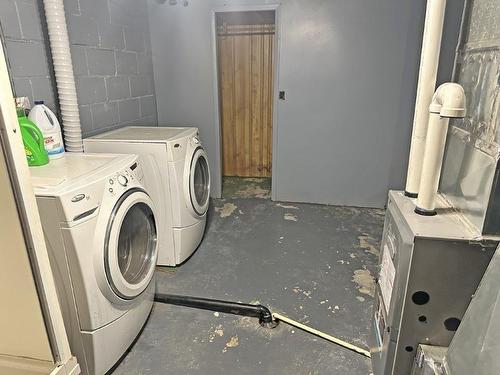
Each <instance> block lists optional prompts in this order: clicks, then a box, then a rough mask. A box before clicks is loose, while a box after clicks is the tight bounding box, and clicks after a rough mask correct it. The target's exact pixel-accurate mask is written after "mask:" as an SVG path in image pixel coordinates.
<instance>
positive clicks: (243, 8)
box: [211, 4, 281, 200]
mask: <svg viewBox="0 0 500 375" xmlns="http://www.w3.org/2000/svg"><path fill="white" fill-rule="evenodd" d="M280 7H281V5H280V4H262V5H226V6H218V7H214V8H213V9H212V10H211V24H212V65H213V66H212V72H213V77H214V80H213V95H214V97H215V102H214V105H215V111H214V113H215V124H216V127H215V132H216V133H215V141H216V144H215V148H216V160H217V162H218V164H219V173H218V175H217V176H214V179H217V180H218V182H219V186H220V192H219V194H218V195H219V196H218V198H220V197H221V196H222V173H223V172H222V170H223V160H222V131H221V127H222V124H221V121H220V97H219V66H218V58H217V22H216V15H217V13H225V12H252V11H266V10H272V11H274V23H275V25H274V27H275V33H274V49H273V53H274V56H273V57H274V80H273V124H272V130H273V140H272V158H271V160H272V161H271V162H272V170H271V200H276V192H277V187H276V181H278V179H277V178H276V172H277V171H276V168H275V167H276V160H277V157H276V154H277V152H276V150H277V149H278V147H277V146H278V99H279V66H280V63H279V59H280V56H279V51H280V49H281V22H280V16H281V15H280V10H281V8H280Z"/></svg>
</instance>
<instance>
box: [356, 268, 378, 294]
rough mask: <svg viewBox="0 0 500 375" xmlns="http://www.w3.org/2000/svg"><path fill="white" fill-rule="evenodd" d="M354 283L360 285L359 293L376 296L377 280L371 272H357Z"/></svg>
mask: <svg viewBox="0 0 500 375" xmlns="http://www.w3.org/2000/svg"><path fill="white" fill-rule="evenodd" d="M352 282H354V283H356V284H358V286H359V288H358V291H359V292H360V293H363V294H367V295H369V296H370V297H373V296H374V295H375V278H374V277H373V276H372V274H371V272H370V271H369V270H356V271H354V275H353V276H352Z"/></svg>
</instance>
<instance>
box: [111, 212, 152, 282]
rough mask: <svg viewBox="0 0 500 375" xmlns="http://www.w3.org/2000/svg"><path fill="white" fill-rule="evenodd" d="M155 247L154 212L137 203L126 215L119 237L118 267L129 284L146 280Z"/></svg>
mask: <svg viewBox="0 0 500 375" xmlns="http://www.w3.org/2000/svg"><path fill="white" fill-rule="evenodd" d="M155 247H156V228H155V224H154V220H153V211H152V210H151V208H150V207H149V206H147V205H146V204H144V203H136V204H134V205H133V206H132V207H131V208H130V209H129V210H128V212H127V214H126V215H125V218H124V219H123V222H122V226H121V228H120V234H119V235H118V266H119V267H120V271H121V273H122V275H123V278H124V279H125V280H126V281H127V282H128V283H130V284H137V283H140V282H141V281H142V280H144V278H145V277H146V276H147V274H148V272H149V269H150V268H151V259H152V258H153V255H154V252H155Z"/></svg>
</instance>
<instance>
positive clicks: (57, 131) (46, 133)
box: [28, 100, 64, 159]
mask: <svg viewBox="0 0 500 375" xmlns="http://www.w3.org/2000/svg"><path fill="white" fill-rule="evenodd" d="M28 118H29V119H30V120H31V121H33V122H34V123H35V125H36V126H38V128H39V129H40V130H41V131H42V134H43V138H44V141H45V149H46V150H47V153H48V154H49V158H51V159H57V158H60V157H62V156H63V155H64V143H63V138H62V134H61V126H60V125H59V121H58V120H57V117H56V116H55V115H54V113H53V112H52V111H51V110H50V109H48V108H47V106H46V105H45V104H43V101H42V100H36V101H35V106H34V107H33V108H32V109H31V111H30V113H29V115H28Z"/></svg>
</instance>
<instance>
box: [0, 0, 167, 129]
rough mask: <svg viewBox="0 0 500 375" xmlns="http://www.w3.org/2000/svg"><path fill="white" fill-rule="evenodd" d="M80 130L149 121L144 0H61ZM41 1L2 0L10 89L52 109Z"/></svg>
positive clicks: (152, 106)
mask: <svg viewBox="0 0 500 375" xmlns="http://www.w3.org/2000/svg"><path fill="white" fill-rule="evenodd" d="M64 5H65V11H66V19H67V22H68V29H69V35H70V43H71V53H72V58H73V68H74V72H75V76H76V85H77V95H78V103H79V106H80V116H81V123H82V131H83V134H84V136H88V135H92V134H95V133H100V132H102V131H104V130H108V129H112V128H116V127H120V126H124V125H139V124H140V125H156V123H157V110H156V96H155V91H154V81H153V66H152V59H151V42H150V32H149V20H148V16H147V2H146V0H65V1H64ZM43 15H44V13H43V6H42V2H41V1H35V0H2V1H1V2H0V24H1V26H2V30H3V35H4V38H5V40H6V50H7V59H8V61H9V65H10V70H11V76H12V78H13V86H14V87H13V89H14V91H15V94H16V95H18V96H29V97H30V100H31V102H32V103H33V100H34V99H43V100H45V101H46V103H47V104H48V105H49V106H50V107H51V108H52V109H55V110H56V111H57V104H56V103H57V100H56V97H55V81H54V78H53V71H52V67H51V60H50V50H49V45H48V37H47V32H46V24H45V19H44V17H43Z"/></svg>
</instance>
